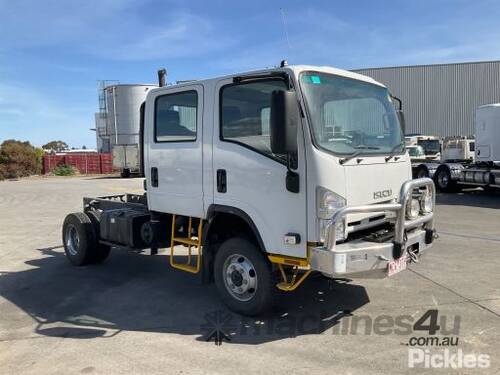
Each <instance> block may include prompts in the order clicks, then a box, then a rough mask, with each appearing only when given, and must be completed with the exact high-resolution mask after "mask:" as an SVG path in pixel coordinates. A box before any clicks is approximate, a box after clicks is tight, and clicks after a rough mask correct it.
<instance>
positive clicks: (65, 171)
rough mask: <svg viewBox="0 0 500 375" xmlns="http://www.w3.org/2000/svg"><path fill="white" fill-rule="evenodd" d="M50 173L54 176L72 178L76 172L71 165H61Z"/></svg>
mask: <svg viewBox="0 0 500 375" xmlns="http://www.w3.org/2000/svg"><path fill="white" fill-rule="evenodd" d="M52 173H53V174H54V175H56V176H73V175H74V174H75V173H76V170H75V168H74V167H73V166H72V165H67V164H61V165H58V166H57V167H55V168H54V169H53V170H52Z"/></svg>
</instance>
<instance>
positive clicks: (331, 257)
mask: <svg viewBox="0 0 500 375" xmlns="http://www.w3.org/2000/svg"><path fill="white" fill-rule="evenodd" d="M422 187H426V188H428V189H430V190H431V193H432V196H433V197H434V199H435V196H436V194H435V187H434V183H433V181H432V180H431V179H429V178H420V179H417V180H409V181H407V182H405V183H404V184H403V186H402V188H401V192H400V195H399V203H393V204H392V203H390V204H377V205H370V206H353V207H344V208H342V209H340V210H339V211H337V212H336V213H335V214H334V215H333V216H332V218H331V220H330V222H329V223H328V229H327V238H326V241H325V244H324V246H318V247H314V248H312V249H311V253H310V259H309V262H310V265H311V269H312V270H315V271H319V272H321V273H323V274H325V275H326V276H329V277H340V276H349V277H369V276H374V277H380V276H383V275H384V274H385V273H386V271H387V267H388V264H389V262H390V261H392V260H394V259H398V258H400V257H402V256H407V257H408V258H409V259H410V260H411V259H415V258H416V257H418V256H420V255H421V254H422V253H423V252H424V251H425V250H426V249H428V248H429V247H430V246H431V244H432V241H433V239H434V237H435V231H434V225H433V223H434V214H433V212H431V213H429V214H427V215H423V216H419V217H418V218H417V219H415V220H406V203H407V201H408V199H411V197H412V192H413V190H414V189H419V188H422ZM434 203H435V202H434ZM433 206H435V204H434V205H433ZM367 212H380V213H383V212H395V213H396V221H395V227H394V239H393V240H392V241H387V242H369V241H366V240H362V239H357V240H352V241H348V242H345V243H342V244H337V243H336V241H335V238H336V233H335V231H336V229H335V228H336V223H337V222H338V221H339V220H344V217H345V216H346V215H348V214H352V213H367Z"/></svg>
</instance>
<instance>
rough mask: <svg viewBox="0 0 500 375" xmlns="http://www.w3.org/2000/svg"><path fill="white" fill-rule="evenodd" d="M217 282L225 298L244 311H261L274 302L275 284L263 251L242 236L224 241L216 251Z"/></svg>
mask: <svg viewBox="0 0 500 375" xmlns="http://www.w3.org/2000/svg"><path fill="white" fill-rule="evenodd" d="M214 277H215V284H216V286H217V289H218V291H219V294H220V296H221V298H222V300H223V302H224V303H225V304H226V305H227V306H228V307H229V308H230V309H231V310H233V311H236V312H238V313H240V314H243V315H258V314H260V313H262V312H264V311H266V310H268V309H269V308H270V307H271V306H272V300H273V298H272V297H273V293H274V290H275V285H274V283H273V280H274V279H273V277H272V268H271V264H270V263H269V261H268V260H267V259H266V257H265V256H264V254H262V252H261V251H260V249H258V248H257V246H255V245H254V244H252V243H251V242H249V241H247V240H246V239H243V238H238V237H237V238H231V239H229V240H227V241H225V242H224V243H223V244H222V245H221V246H220V248H219V249H218V251H217V253H216V254H215V264H214Z"/></svg>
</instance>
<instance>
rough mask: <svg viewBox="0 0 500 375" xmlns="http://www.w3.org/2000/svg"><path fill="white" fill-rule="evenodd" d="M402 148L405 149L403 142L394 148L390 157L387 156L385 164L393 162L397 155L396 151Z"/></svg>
mask: <svg viewBox="0 0 500 375" xmlns="http://www.w3.org/2000/svg"><path fill="white" fill-rule="evenodd" d="M400 147H404V143H403V142H401V143H400V144H398V145H396V146H394V147H393V148H392V150H391V151H390V152H389V156H386V157H385V162H386V163H387V162H388V161H389V160H391V159H392V158H393V157H394V156H395V154H396V150H397V149H398V148H400Z"/></svg>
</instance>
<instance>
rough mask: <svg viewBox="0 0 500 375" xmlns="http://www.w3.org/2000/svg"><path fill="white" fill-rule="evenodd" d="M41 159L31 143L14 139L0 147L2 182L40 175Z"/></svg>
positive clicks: (0, 178) (0, 177)
mask: <svg viewBox="0 0 500 375" xmlns="http://www.w3.org/2000/svg"><path fill="white" fill-rule="evenodd" d="M40 171H41V158H40V155H39V153H38V154H37V151H36V149H35V147H33V146H32V145H31V144H30V143H29V142H21V141H16V140H13V139H9V140H6V141H4V142H3V143H2V144H1V145H0V180H3V179H5V178H18V177H25V176H30V175H32V174H36V173H40Z"/></svg>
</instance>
